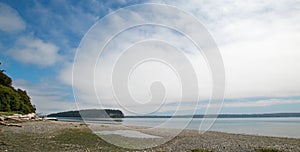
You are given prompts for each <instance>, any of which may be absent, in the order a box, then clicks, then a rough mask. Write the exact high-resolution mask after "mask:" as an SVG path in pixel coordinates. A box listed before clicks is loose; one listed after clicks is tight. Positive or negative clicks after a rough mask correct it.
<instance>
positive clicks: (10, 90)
mask: <svg viewBox="0 0 300 152" xmlns="http://www.w3.org/2000/svg"><path fill="white" fill-rule="evenodd" d="M0 64H1V63H0ZM0 111H5V112H10V111H14V112H20V113H25V114H27V113H32V112H35V111H36V108H35V106H33V105H32V104H31V102H30V97H29V96H28V95H27V92H26V91H25V90H24V91H23V90H21V89H17V90H16V89H15V88H14V87H13V86H12V79H11V78H10V77H9V76H7V75H6V74H5V73H4V70H0Z"/></svg>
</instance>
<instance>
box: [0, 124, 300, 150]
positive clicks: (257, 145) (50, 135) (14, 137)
mask: <svg viewBox="0 0 300 152" xmlns="http://www.w3.org/2000/svg"><path fill="white" fill-rule="evenodd" d="M91 129H92V130H98V131H101V130H123V129H124V126H120V125H113V124H99V125H93V124H89V125H86V124H84V123H76V122H59V121H27V122H23V123H22V127H11V126H0V151H213V152H221V151H228V152H229V151H234V152H235V151H249V152H251V151H262V150H273V151H291V152H298V151H300V139H294V138H279V137H267V136H255V135H244V134H231V133H223V132H213V131H207V132H205V133H203V134H199V132H198V131H196V130H183V131H182V132H181V133H180V134H178V135H177V136H176V137H174V138H170V140H169V141H166V142H164V143H163V144H157V146H155V147H150V148H147V149H128V148H126V147H125V148H124V147H118V146H115V145H114V144H111V143H109V142H107V141H105V140H103V139H102V138H100V137H99V136H97V135H95V134H94V133H93V131H92V130H91ZM126 129H128V127H126ZM129 129H130V130H137V131H140V132H143V133H145V134H147V135H151V136H153V137H154V136H160V137H168V136H169V134H170V133H172V132H176V130H173V129H159V128H156V129H152V130H150V131H149V130H147V128H145V127H134V126H133V127H132V126H131V127H129ZM145 130H146V131H145ZM151 136H150V137H151ZM112 137H118V138H119V137H120V136H119V135H115V136H112ZM120 138H123V141H124V142H127V141H130V140H131V138H130V137H120ZM112 139H115V138H112ZM133 140H135V139H133ZM141 140H142V139H136V141H141Z"/></svg>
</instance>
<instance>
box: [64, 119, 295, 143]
mask: <svg viewBox="0 0 300 152" xmlns="http://www.w3.org/2000/svg"><path fill="white" fill-rule="evenodd" d="M133 119H135V118H133ZM146 119H147V118H146ZM220 119H227V118H220ZM229 119H231V118H229ZM233 119H240V118H233ZM246 119H247V118H246ZM250 119H252V118H250ZM255 119H256V118H255ZM58 121H62V122H82V123H85V122H87V121H84V120H82V119H81V120H79V121H78V120H77V119H68V118H65V117H63V118H62V119H60V118H58ZM110 122H112V121H97V122H93V121H90V122H88V123H92V124H93V123H95V124H119V125H123V126H129V127H130V126H134V125H135V126H140V127H146V128H147V127H149V128H150V127H153V126H147V125H137V124H133V125H129V124H128V123H125V124H122V123H120V122H116V123H110ZM225 127H226V126H225ZM269 127H270V129H271V130H272V129H273V128H272V126H269ZM158 128H161V129H180V127H178V128H177V127H174V126H172V127H166V126H165V127H158ZM219 128H220V127H219ZM238 129H239V128H238ZM263 129H264V130H263ZM263 129H262V130H260V131H251V130H247V129H246V130H245V129H244V130H243V129H241V130H239V131H236V130H232V129H231V130H230V129H229V130H228V129H214V128H210V130H208V131H213V132H221V133H230V134H243V135H254V136H267V137H278V138H292V139H300V134H299V133H294V134H293V132H285V133H283V132H282V131H284V129H283V130H280V128H276V129H277V131H279V132H280V131H281V132H282V133H277V132H276V131H274V132H269V130H266V128H263ZM185 130H194V131H198V129H197V128H194V127H189V126H186V128H185ZM256 130H259V129H256ZM285 131H286V130H285ZM294 132H295V131H294Z"/></svg>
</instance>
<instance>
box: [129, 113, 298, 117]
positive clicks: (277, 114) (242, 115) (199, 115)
mask: <svg viewBox="0 0 300 152" xmlns="http://www.w3.org/2000/svg"><path fill="white" fill-rule="evenodd" d="M172 117H173V118H204V117H205V118H270V117H300V113H262V114H219V115H213V114H210V115H203V114H196V115H175V116H166V115H145V116H125V118H172Z"/></svg>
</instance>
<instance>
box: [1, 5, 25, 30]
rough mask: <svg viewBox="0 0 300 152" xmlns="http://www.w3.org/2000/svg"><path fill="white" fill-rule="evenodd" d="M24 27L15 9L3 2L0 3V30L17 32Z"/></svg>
mask: <svg viewBox="0 0 300 152" xmlns="http://www.w3.org/2000/svg"><path fill="white" fill-rule="evenodd" d="M25 27H26V25H25V22H24V21H23V19H22V18H21V17H20V16H19V13H18V12H17V11H16V10H15V9H13V8H11V7H10V6H8V5H6V4H4V3H0V30H2V31H5V32H17V31H22V30H24V29H25Z"/></svg>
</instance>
